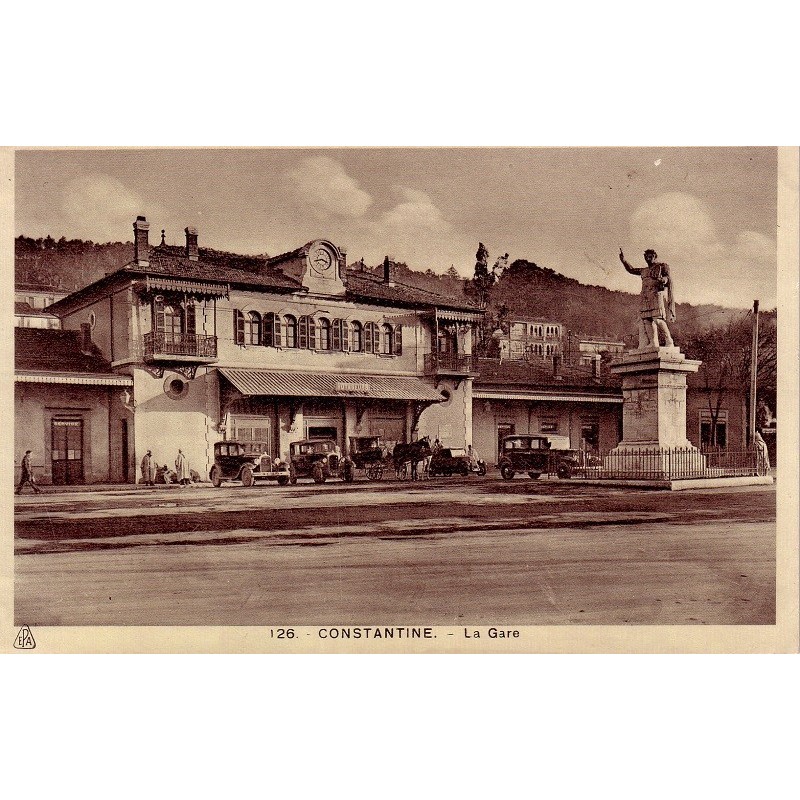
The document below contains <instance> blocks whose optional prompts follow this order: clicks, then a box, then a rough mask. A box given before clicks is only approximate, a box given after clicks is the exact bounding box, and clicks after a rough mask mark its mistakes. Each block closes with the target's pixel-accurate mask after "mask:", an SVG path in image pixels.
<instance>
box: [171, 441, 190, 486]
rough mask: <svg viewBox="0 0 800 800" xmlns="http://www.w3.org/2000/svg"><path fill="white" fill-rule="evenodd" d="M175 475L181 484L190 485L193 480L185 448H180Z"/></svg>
mask: <svg viewBox="0 0 800 800" xmlns="http://www.w3.org/2000/svg"><path fill="white" fill-rule="evenodd" d="M175 477H176V479H177V481H178V483H179V484H180V485H181V486H188V485H189V483H190V482H191V473H190V472H189V462H188V460H187V459H186V456H185V455H184V454H183V450H178V457H177V458H176V459H175Z"/></svg>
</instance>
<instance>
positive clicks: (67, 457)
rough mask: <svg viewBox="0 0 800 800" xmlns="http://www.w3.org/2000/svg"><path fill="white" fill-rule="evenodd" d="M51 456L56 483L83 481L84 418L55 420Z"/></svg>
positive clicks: (59, 484) (71, 483)
mask: <svg viewBox="0 0 800 800" xmlns="http://www.w3.org/2000/svg"><path fill="white" fill-rule="evenodd" d="M51 457H52V472H53V484H54V485H56V486H72V485H74V484H77V483H83V420H81V419H54V420H53V422H52V447H51Z"/></svg>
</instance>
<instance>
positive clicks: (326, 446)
mask: <svg viewBox="0 0 800 800" xmlns="http://www.w3.org/2000/svg"><path fill="white" fill-rule="evenodd" d="M354 476H355V466H354V464H353V462H352V461H351V460H350V459H349V458H342V456H341V455H340V453H339V449H338V447H337V446H336V442H335V441H334V440H333V439H301V440H300V441H299V442H292V443H291V444H290V445H289V480H290V481H291V483H297V479H298V478H313V479H314V483H325V481H326V480H327V479H328V478H342V480H345V481H348V482H349V481H352V480H353V478H354Z"/></svg>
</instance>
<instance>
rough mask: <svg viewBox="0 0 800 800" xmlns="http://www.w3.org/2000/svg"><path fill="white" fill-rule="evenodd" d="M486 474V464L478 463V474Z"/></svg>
mask: <svg viewBox="0 0 800 800" xmlns="http://www.w3.org/2000/svg"><path fill="white" fill-rule="evenodd" d="M485 474H486V464H478V475H485Z"/></svg>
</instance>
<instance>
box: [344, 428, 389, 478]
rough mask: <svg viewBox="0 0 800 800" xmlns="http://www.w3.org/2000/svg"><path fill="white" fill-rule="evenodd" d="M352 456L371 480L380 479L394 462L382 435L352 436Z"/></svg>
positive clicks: (357, 467)
mask: <svg viewBox="0 0 800 800" xmlns="http://www.w3.org/2000/svg"><path fill="white" fill-rule="evenodd" d="M350 458H351V459H352V461H353V464H354V465H355V468H356V469H360V470H362V471H363V472H364V474H365V475H366V476H367V478H369V480H371V481H379V480H381V479H382V478H383V473H384V471H385V470H386V469H387V467H389V466H390V465H391V464H392V457H391V454H390V453H389V450H388V448H387V446H386V445H385V444H384V443H383V442H382V441H381V438H380V436H351V437H350Z"/></svg>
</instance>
